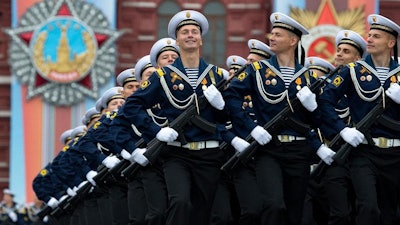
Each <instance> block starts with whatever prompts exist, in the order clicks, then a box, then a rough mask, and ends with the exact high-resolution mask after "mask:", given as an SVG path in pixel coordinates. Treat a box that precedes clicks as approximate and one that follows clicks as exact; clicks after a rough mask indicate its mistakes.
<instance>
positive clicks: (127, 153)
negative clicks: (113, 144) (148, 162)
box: [120, 149, 132, 160]
mask: <svg viewBox="0 0 400 225" xmlns="http://www.w3.org/2000/svg"><path fill="white" fill-rule="evenodd" d="M120 155H121V156H122V158H123V159H126V160H130V158H131V157H132V155H131V153H129V152H128V151H127V150H125V149H122V151H121V153H120Z"/></svg>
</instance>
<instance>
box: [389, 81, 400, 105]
mask: <svg viewBox="0 0 400 225" xmlns="http://www.w3.org/2000/svg"><path fill="white" fill-rule="evenodd" d="M385 93H386V95H387V96H389V97H390V98H391V99H392V100H393V101H394V102H396V103H397V104H400V85H399V84H398V83H394V84H391V85H390V87H389V88H388V89H387V90H386V91H385Z"/></svg>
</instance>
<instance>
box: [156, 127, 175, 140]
mask: <svg viewBox="0 0 400 225" xmlns="http://www.w3.org/2000/svg"><path fill="white" fill-rule="evenodd" d="M177 137H178V132H176V130H174V129H172V128H171V127H163V128H161V130H160V131H158V133H157V135H156V138H157V139H158V140H160V141H163V142H173V141H175V139H176V138H177Z"/></svg>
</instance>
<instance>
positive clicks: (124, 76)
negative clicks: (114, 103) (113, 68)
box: [117, 68, 139, 98]
mask: <svg viewBox="0 0 400 225" xmlns="http://www.w3.org/2000/svg"><path fill="white" fill-rule="evenodd" d="M117 84H118V85H119V86H121V87H122V95H123V96H124V97H125V98H127V97H128V96H130V95H131V94H133V93H135V91H137V89H138V88H139V82H138V81H137V80H136V76H135V68H129V69H126V70H124V71H122V72H121V73H119V74H118V76H117Z"/></svg>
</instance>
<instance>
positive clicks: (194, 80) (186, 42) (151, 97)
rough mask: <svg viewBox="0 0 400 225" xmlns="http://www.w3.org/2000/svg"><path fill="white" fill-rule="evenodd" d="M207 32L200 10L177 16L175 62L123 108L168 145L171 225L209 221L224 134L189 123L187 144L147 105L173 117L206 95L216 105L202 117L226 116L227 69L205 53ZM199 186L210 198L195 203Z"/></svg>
mask: <svg viewBox="0 0 400 225" xmlns="http://www.w3.org/2000/svg"><path fill="white" fill-rule="evenodd" d="M207 31H208V21H207V19H206V18H205V17H204V15H203V14H201V13H200V12H197V11H194V10H184V11H181V12H179V13H177V14H176V15H174V16H173V17H172V19H171V20H170V22H169V24H168V35H169V36H170V37H171V38H174V39H175V40H176V44H177V45H178V46H179V49H180V57H179V58H177V59H176V60H175V61H174V63H173V64H171V65H168V66H165V67H162V68H160V69H157V71H156V72H155V73H154V74H153V75H152V76H150V78H149V79H148V80H146V81H145V82H143V83H142V84H141V87H140V88H139V90H138V91H137V92H136V93H135V94H134V95H131V96H130V97H129V98H128V99H127V102H126V103H125V105H124V107H123V108H122V113H123V114H124V115H125V116H126V117H127V118H128V119H129V121H130V122H131V123H132V124H134V125H135V126H136V127H137V128H138V129H139V130H140V131H141V132H142V137H143V138H144V139H145V140H152V139H153V138H157V139H158V140H159V141H162V142H166V143H167V145H168V151H165V152H168V154H166V157H165V158H163V172H164V176H165V181H166V184H167V190H168V196H169V199H168V204H169V207H168V215H167V219H166V221H167V223H166V224H167V225H171V224H174V225H181V224H182V225H187V224H195V223H198V224H208V223H209V211H210V209H211V204H212V201H213V196H214V193H215V189H216V186H217V183H218V181H219V178H220V169H219V167H220V163H221V161H220V160H221V159H222V158H220V157H221V156H222V154H223V153H222V152H220V151H218V150H217V149H219V141H220V140H221V136H223V135H224V134H221V133H220V132H221V130H219V129H220V128H221V127H219V126H218V128H217V129H215V128H212V127H208V128H210V129H212V130H215V131H216V133H215V134H212V133H209V132H207V131H205V130H204V129H207V127H203V126H199V125H194V124H191V125H189V124H186V125H185V126H184V127H183V129H182V130H183V132H182V133H180V134H179V135H180V136H181V137H184V138H185V139H186V140H187V142H188V143H185V142H182V140H183V139H177V138H178V132H177V131H176V130H174V128H171V127H162V128H161V127H160V126H158V125H157V124H156V123H154V122H153V121H152V119H151V117H150V116H149V115H148V114H147V113H146V111H145V110H146V109H147V108H150V107H152V106H154V105H156V104H160V105H161V106H162V107H161V110H162V112H163V114H164V115H165V116H166V117H167V118H168V120H169V122H172V121H174V120H175V119H176V118H177V116H178V115H180V114H181V113H182V112H184V111H185V109H186V108H187V107H188V106H189V105H190V104H192V103H195V101H196V98H197V97H196V96H203V95H204V96H205V97H206V98H207V100H208V102H209V103H210V105H206V107H204V108H200V109H199V113H200V115H201V116H202V118H203V119H204V120H206V121H208V122H209V123H215V122H216V121H217V119H218V117H220V118H219V119H221V120H222V121H224V120H226V118H224V117H223V116H222V113H218V111H219V110H223V108H224V105H225V102H224V100H223V98H222V95H221V93H220V92H219V91H218V89H217V88H216V87H215V85H216V84H217V83H219V82H221V81H223V79H224V78H223V74H222V70H220V69H219V68H218V67H216V66H214V65H211V64H208V63H207V62H206V61H205V60H203V59H202V58H201V57H200V48H201V46H202V44H203V40H202V36H203V35H205V34H206V33H207ZM218 135H221V136H220V137H218ZM226 138H228V137H226ZM229 138H231V139H233V138H234V136H233V137H229ZM238 139H239V138H238ZM238 139H237V140H238ZM244 142H245V141H244ZM228 143H231V141H229V142H228ZM143 165H146V164H143ZM176 174H181V175H180V176H176ZM193 190H199V191H198V192H197V193H198V194H199V195H197V194H194V195H195V196H199V197H200V198H195V199H196V200H199V199H203V200H204V201H203V202H202V203H201V204H198V203H199V202H195V203H193V202H191V200H192V196H193V192H192V191H193ZM190 205H191V206H193V205H195V206H196V207H195V208H194V207H191V206H190ZM188 206H189V207H188Z"/></svg>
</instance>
